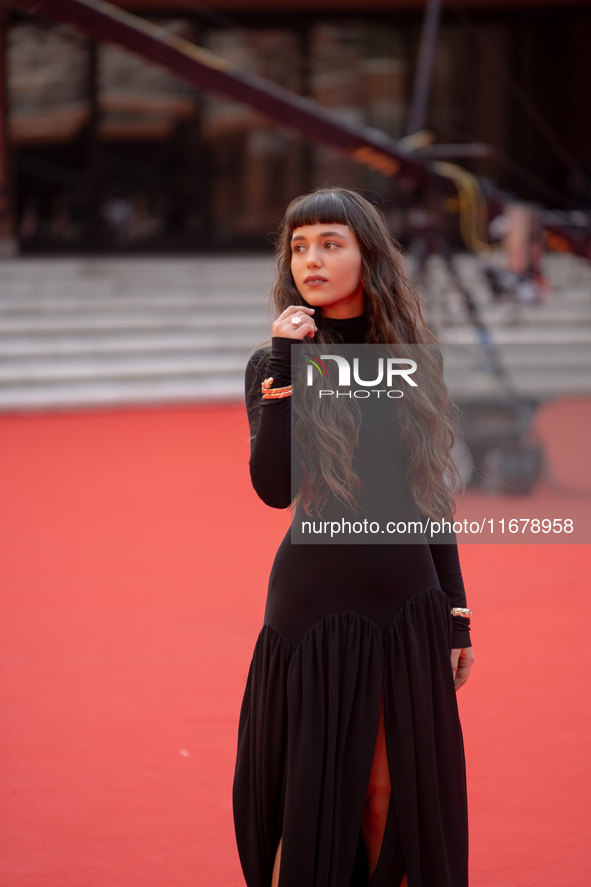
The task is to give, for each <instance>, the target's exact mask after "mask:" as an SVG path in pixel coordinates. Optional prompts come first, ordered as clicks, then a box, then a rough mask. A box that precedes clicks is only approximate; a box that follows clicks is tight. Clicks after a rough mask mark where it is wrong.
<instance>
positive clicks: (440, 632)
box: [233, 318, 470, 887]
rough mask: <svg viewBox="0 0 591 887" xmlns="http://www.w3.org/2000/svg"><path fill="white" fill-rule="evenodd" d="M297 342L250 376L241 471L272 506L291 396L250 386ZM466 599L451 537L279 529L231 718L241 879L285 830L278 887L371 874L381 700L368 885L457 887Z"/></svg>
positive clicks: (266, 875)
mask: <svg viewBox="0 0 591 887" xmlns="http://www.w3.org/2000/svg"><path fill="white" fill-rule="evenodd" d="M329 325H330V327H331V329H332V330H333V332H334V333H336V334H338V335H340V336H341V338H342V340H343V341H344V342H345V343H356V342H362V341H363V338H364V336H365V333H366V330H367V326H366V323H365V320H364V318H352V319H348V320H340V321H335V320H332V321H330V322H329ZM293 341H294V340H292V339H284V338H275V339H273V341H272V349H271V352H270V354H269V356H268V359H266V360H262V361H261V354H260V352H257V354H255V355H253V357H252V358H251V360H250V362H249V365H248V367H247V371H246V392H247V408H248V413H249V420H250V425H251V429H252V430H253V431H256V437H255V439H254V440H253V444H252V452H251V461H250V470H251V477H252V481H253V485H254V487H255V489H256V491H257V493H258V494H259V496H260V497H261V498H262V499H263V500H264V501H265V502H266V503H267V504H269V505H271V506H274V507H277V508H282V507H287V506H288V505H289V503H290V500H291V485H290V449H291V404H290V399H289V398H287V399H284V400H280V401H272V400H267V401H263V400H262V399H261V395H260V382H261V381H262V380H263V379H264V378H265V377H266V376H269V375H271V376H273V378H274V380H275V381H274V386H277V387H279V386H281V385H285V384H289V381H290V346H291V344H292V342H293ZM253 383H254V384H253ZM362 433H363V425H362V427H361V433H360V444H359V449H360V452H361V461H360V463H359V469H358V474H359V476H360V478H361V480H362V481H363V475H364V470H365V471H366V473H368V471H367V469H368V466H367V464H366V463H364V457H363V452H364V442H363V436H362ZM390 446H391V442H390ZM389 455H390V456H391V450H389ZM401 463H402V460H401ZM400 482H401V481H400V477H398V478H397V480H396V483H397V484H398V485H400ZM403 482H404V483H406V481H403ZM465 606H466V598H465V593H464V587H463V582H462V577H461V572H460V566H459V560H458V554H457V548H456V545H455V544H452V545H433V546H429V545H428V544H427V541H426V540H425V541H424V544H409V545H400V544H399V545H361V546H355V545H337V546H333V545H326V544H321V545H318V544H316V545H311V546H307V545H292V544H291V542H290V531H288V532H287V534H286V536H285V538H284V539H283V542H282V543H281V545H280V547H279V550H278V552H277V555H276V557H275V561H274V564H273V568H272V571H271V576H270V581H269V590H268V597H267V607H266V612H265V620H264V623H265V624H264V626H263V628H262V630H261V633H260V635H259V638H258V641H257V644H256V647H255V650H254V655H253V659H252V663H251V667H250V672H249V676H248V681H247V686H246V690H245V694H244V700H243V704H242V710H241V715H240V725H239V737H238V754H237V762H236V771H235V777H234V791H233V801H234V822H235V829H236V838H237V844H238V851H239V854H240V860H241V863H242V868H243V871H244V876H245V879H246V883H247V885H248V887H269V885H270V884H271V875H272V870H273V862H274V859H275V853H276V850H277V846H278V843H279V840H280V838H281V837H283V844H282V855H281V868H280V877H279V885H280V887H353V885H355V887H357V885H364V884H367V883H368V873H367V858H366V856H365V848H364V844H363V839H362V837H361V822H362V817H363V811H364V805H365V798H366V792H367V786H368V781H369V775H370V770H371V764H372V760H373V753H374V747H375V742H376V735H377V731H378V725H379V718H380V707H381V701H382V696H383V700H384V726H385V736H386V746H387V754H388V766H389V771H390V782H391V786H392V791H391V798H390V807H389V811H388V816H387V821H386V827H385V832H384V838H383V842H382V849H381V853H380V857H379V860H378V865H377V868H376V870H375V872H374V874H373V876H372V878H371V881H370V883H371V887H399V885H400V882H401V880H402V877H403V875H404V872H406V873H407V877H408V884H409V887H466V885H467V884H468V828H467V805H466V781H465V766H464V752H463V743H462V733H461V727H460V722H459V717H458V710H457V703H456V696H455V690H454V683H453V675H452V670H451V665H450V649H451V648H452V647H466V646H469V645H470V638H469V623H468V620H466V619H463V618H462V617H455V616H454V617H452V616H451V615H450V608H451V607H465Z"/></svg>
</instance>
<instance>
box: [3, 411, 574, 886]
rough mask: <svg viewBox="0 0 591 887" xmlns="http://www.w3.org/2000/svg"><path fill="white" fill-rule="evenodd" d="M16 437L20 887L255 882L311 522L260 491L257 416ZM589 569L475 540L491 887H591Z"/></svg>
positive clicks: (13, 547) (480, 853)
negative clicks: (268, 650) (280, 639)
mask: <svg viewBox="0 0 591 887" xmlns="http://www.w3.org/2000/svg"><path fill="white" fill-rule="evenodd" d="M581 403H583V406H584V408H585V410H586V411H587V412H586V414H587V415H589V403H588V402H587V403H585V402H581ZM579 406H580V404H579ZM579 406H577V405H576V403H575V408H576V410H577V411H578V410H579ZM573 409H574V408H573ZM572 413H573V411H572V409H571V413H570V414H569V413H568V409H567V418H568V415H572ZM577 415H579V413H578V412H577ZM561 421H564V416H561ZM547 424H548V425H549V428H550V430H551V428H552V427H553V425H552V422H550V423H547ZM0 440H1V445H0V453H1V459H0V473H1V485H0V489H1V491H2V492H1V499H0V577H1V590H2V598H3V603H2V614H3V615H2V621H1V639H0V649H1V655H2V677H1V681H0V693H1V699H2V704H1V709H2V719H3V725H2V727H1V734H0V756H1V761H2V764H1V772H2V781H1V785H2V793H1V794H2V810H1V813H0V815H1V817H2V823H3V827H2V838H1V841H2V848H1V849H0V860H1V861H0V882H1V883H2V885H3V887H149V885H155V887H156V885H157V887H177V885H179V887H180V885H199V887H201V885H203V887H209V885H211V887H214V885H215V887H239V885H241V884H242V883H243V881H242V878H241V874H240V869H239V864H238V859H237V855H236V850H235V847H234V840H233V829H232V818H231V796H230V789H231V779H232V769H233V762H234V752H235V742H236V728H237V719H238V711H239V705H240V700H241V696H242V691H243V687H244V682H245V679H246V673H247V669H248V664H249V661H250V656H251V653H252V648H253V646H254V642H255V639H256V635H257V633H258V631H259V628H260V624H261V621H262V615H263V606H264V598H265V592H266V581H267V576H268V572H269V568H270V564H271V561H272V558H273V555H274V551H275V548H276V546H277V544H278V542H279V540H280V538H281V536H282V535H283V533H284V531H285V528H286V526H287V523H288V516H287V515H286V514H284V513H281V512H275V511H273V510H272V509H268V508H266V507H265V506H264V505H263V504H262V503H260V502H259V501H258V500H257V498H256V496H255V494H254V492H253V491H252V490H251V488H250V482H249V478H248V470H247V452H248V432H247V429H246V423H245V415H244V412H243V410H242V408H241V407H233V406H232V407H220V408H196V409H171V410H158V411H157V410H154V411H137V412H131V411H130V412H121V413H110V414H109V413H103V414H100V413H97V414H84V415H51V416H36V417H35V416H27V417H4V418H2V419H0ZM558 449H560V448H558ZM565 470H566V469H565ZM577 483H579V485H580V486H582V484H581V481H580V478H577ZM540 495H543V494H540ZM534 498H535V497H534ZM563 516H564V515H563ZM588 557H589V548H588V547H582V546H519V545H512V546H503V547H497V546H475V545H466V546H464V547H463V548H462V562H463V565H464V571H465V577H466V584H467V587H468V589H469V603H470V605H471V606H472V607H473V609H474V611H475V619H474V632H473V634H474V643H475V647H476V656H477V664H476V666H475V669H474V673H473V676H472V678H471V680H470V683H469V684H468V686H466V687H465V688H464V689H463V690H462V691H461V692H460V699H461V707H462V715H463V724H464V732H465V739H466V749H467V758H468V775H469V789H470V813H471V842H472V856H471V869H472V880H471V884H472V887H514V885H519V887H521V885H524V887H525V885H537V887H546V885H547V887H563V885H571V884H572V885H583V884H587V883H591V860H590V858H589V852H588V850H587V848H586V841H587V836H588V834H589V821H588V818H589V814H588V809H587V808H588V804H587V803H586V800H587V796H588V788H589V753H588V749H589V747H590V742H589V733H590V720H591V718H590V715H589V705H588V692H587V688H588V679H589V667H588V665H589V663H588V658H589V652H588V651H589V644H588V633H589V624H590V623H589V613H590V610H591V604H590V603H589V595H588V590H589V589H588V585H589V583H588V579H587V572H588Z"/></svg>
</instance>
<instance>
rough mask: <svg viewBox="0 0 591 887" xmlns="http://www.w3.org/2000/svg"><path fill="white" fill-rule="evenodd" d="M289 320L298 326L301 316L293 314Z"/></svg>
mask: <svg viewBox="0 0 591 887" xmlns="http://www.w3.org/2000/svg"><path fill="white" fill-rule="evenodd" d="M291 322H292V323H293V325H294V326H299V325H300V323H301V322H302V318H301V317H298V315H297V314H295V315H294V316H293V317H292V318H291Z"/></svg>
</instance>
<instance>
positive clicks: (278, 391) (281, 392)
mask: <svg viewBox="0 0 591 887" xmlns="http://www.w3.org/2000/svg"><path fill="white" fill-rule="evenodd" d="M272 384H273V377H272V376H270V377H269V378H268V379H265V381H264V382H262V383H261V390H262V392H263V400H280V399H281V398H282V397H291V385H285V386H284V387H283V388H271V385H272Z"/></svg>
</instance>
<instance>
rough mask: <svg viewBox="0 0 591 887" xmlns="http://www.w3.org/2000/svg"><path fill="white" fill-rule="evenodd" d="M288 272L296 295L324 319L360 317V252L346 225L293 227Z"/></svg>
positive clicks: (355, 237) (354, 237)
mask: <svg viewBox="0 0 591 887" xmlns="http://www.w3.org/2000/svg"><path fill="white" fill-rule="evenodd" d="M291 273H292V274H293V279H294V281H295V285H296V287H297V289H298V292H299V294H300V295H301V296H302V297H303V298H304V299H305V300H306V302H307V303H308V305H312V307H314V308H320V310H321V311H322V314H324V315H325V317H335V318H345V317H359V315H360V314H363V285H362V283H361V277H362V274H363V266H362V262H361V249H360V247H359V241H358V240H357V235H356V234H355V233H354V232H353V231H351V229H350V228H349V227H348V226H347V225H340V224H337V223H336V222H328V223H318V224H314V225H302V227H301V228H295V229H294V231H293V232H292V235H291Z"/></svg>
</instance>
